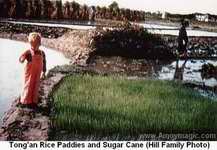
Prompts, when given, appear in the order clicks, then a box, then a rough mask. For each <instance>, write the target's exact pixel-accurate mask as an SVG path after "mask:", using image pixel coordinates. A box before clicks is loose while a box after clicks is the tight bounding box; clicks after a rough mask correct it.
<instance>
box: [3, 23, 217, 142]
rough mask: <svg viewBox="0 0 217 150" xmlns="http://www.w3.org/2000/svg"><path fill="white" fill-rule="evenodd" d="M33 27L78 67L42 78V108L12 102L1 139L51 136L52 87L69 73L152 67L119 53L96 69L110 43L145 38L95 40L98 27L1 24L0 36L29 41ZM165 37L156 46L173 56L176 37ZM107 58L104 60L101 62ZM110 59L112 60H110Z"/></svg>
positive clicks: (213, 42)
mask: <svg viewBox="0 0 217 150" xmlns="http://www.w3.org/2000/svg"><path fill="white" fill-rule="evenodd" d="M24 26H25V28H24ZM32 31H37V32H40V33H41V34H42V45H43V46H46V47H49V48H53V49H55V50H58V51H61V52H63V53H64V54H65V56H66V57H67V58H70V59H71V63H72V64H74V66H75V67H73V65H70V66H64V67H56V68H55V69H53V70H51V71H50V72H49V74H48V76H47V77H46V79H45V80H43V81H42V82H41V86H40V103H39V108H38V109H37V110H32V109H29V108H21V107H19V106H18V105H17V104H18V101H17V100H15V101H14V102H13V104H12V106H11V109H10V110H9V111H8V112H7V113H6V114H5V117H4V118H3V125H2V127H1V128H0V140H49V136H50V134H51V126H52V122H51V120H50V115H51V112H52V97H51V94H52V91H53V90H54V89H55V88H56V87H57V86H58V84H59V83H60V81H61V80H62V79H63V78H64V76H66V75H68V74H74V73H85V72H89V73H91V72H95V73H98V74H99V73H100V74H103V75H104V74H109V73H113V71H112V70H110V69H108V67H107V66H112V68H115V72H116V73H121V74H127V72H129V73H131V72H134V73H135V74H133V75H135V76H140V75H141V74H142V75H141V76H144V75H143V73H142V72H143V71H144V72H145V71H147V70H148V68H150V65H148V64H147V63H145V61H144V60H143V61H142V62H140V61H137V60H136V59H134V58H133V59H130V61H129V60H128V58H124V57H117V58H118V61H112V60H109V61H106V59H109V58H108V57H107V58H105V59H100V60H105V61H100V65H102V66H103V67H104V66H105V68H106V72H103V71H102V70H100V69H99V70H97V69H96V68H97V65H99V64H97V63H96V62H95V60H97V57H102V56H103V55H105V56H106V54H107V53H108V50H109V49H108V48H109V47H110V46H115V45H117V44H115V43H118V46H122V47H123V48H124V47H128V48H129V47H130V46H132V47H130V48H131V49H134V48H138V49H141V47H142V46H143V45H142V41H140V42H138V43H137V44H135V42H133V39H132V38H125V39H124V41H123V40H121V39H119V38H115V39H114V38H112V36H110V35H113V33H112V34H110V35H109V36H108V37H107V38H106V39H105V40H104V41H106V42H103V40H100V42H98V43H97V44H96V43H95V42H96V41H97V40H99V39H100V38H102V37H101V36H103V33H102V32H98V31H95V30H69V29H64V28H48V27H40V26H29V25H14V24H0V38H8V39H12V40H19V41H27V35H28V33H30V32H32ZM117 35H118V34H117ZM117 35H116V36H117ZM96 36H97V38H96ZM103 37H104V36H103ZM117 37H118V36H117ZM96 39H97V40H96ZM163 39H165V40H166V43H164V44H163V46H165V47H162V45H161V46H158V47H157V48H158V49H160V50H162V51H164V50H165V48H168V47H169V49H167V50H169V51H167V52H166V53H167V54H168V55H169V56H172V53H173V51H172V50H173V49H176V44H174V43H176V37H175V36H163ZM127 40H129V41H127ZM140 40H141V39H140ZM194 40H196V41H195V43H196V44H198V42H199V43H206V44H210V47H211V48H213V47H217V45H216V44H217V40H216V38H206V37H201V38H198V37H197V38H196V37H190V43H191V42H192V43H193V42H194ZM173 42H174V43H173ZM94 43H95V44H96V45H95V44H94ZM149 44H150V43H149ZM150 45H152V44H150ZM95 46H97V47H95ZM152 46H153V45H152ZM98 48H100V49H98ZM104 50H105V51H104ZM128 50H129V49H128ZM134 50H135V49H134ZM109 53H110V52H109ZM120 53H122V54H123V56H124V55H126V51H118V54H119V55H120ZM110 54H111V53H110ZM116 54H117V53H116ZM116 54H115V55H116ZM133 54H135V51H134V52H133ZM142 54H146V53H142ZM148 54H151V53H148ZM96 55H98V56H96ZM115 55H114V56H115ZM127 55H128V54H127ZM128 56H129V55H128ZM103 57H104V56H103ZM103 57H102V58H103ZM110 57H111V56H110ZM123 61H127V62H128V64H126V63H123ZM104 62H105V64H102V63H104ZM107 62H110V63H109V64H107ZM154 62H155V63H156V62H157V63H159V62H158V61H156V60H154ZM140 64H142V65H140ZM78 66H82V67H78ZM140 66H143V67H144V68H143V70H142V72H139V71H138V70H140ZM135 68H137V69H135ZM127 75H131V74H127Z"/></svg>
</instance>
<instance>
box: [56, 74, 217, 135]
mask: <svg viewBox="0 0 217 150" xmlns="http://www.w3.org/2000/svg"><path fill="white" fill-rule="evenodd" d="M53 98H54V107H55V114H54V116H53V124H54V128H56V129H57V130H66V131H69V132H71V133H79V134H83V135H87V134H99V135H110V134H120V135H139V134H143V133H159V132H165V133H174V132H177V133H189V132H203V131H210V132H211V131H213V132H216V131H217V126H216V124H217V102H216V101H213V100H211V99H209V98H206V97H203V96H201V95H200V93H198V92H196V91H194V90H193V89H190V88H186V87H184V86H183V85H181V84H179V83H175V82H173V81H160V80H128V79H126V78H125V77H119V76H97V75H95V76H91V75H73V76H69V77H66V78H65V79H64V80H63V82H62V83H61V85H60V87H59V88H58V89H57V90H56V91H55V92H54V94H53Z"/></svg>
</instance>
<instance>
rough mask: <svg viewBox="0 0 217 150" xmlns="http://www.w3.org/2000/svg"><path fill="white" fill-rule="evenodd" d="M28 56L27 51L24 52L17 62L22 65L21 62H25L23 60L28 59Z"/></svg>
mask: <svg viewBox="0 0 217 150" xmlns="http://www.w3.org/2000/svg"><path fill="white" fill-rule="evenodd" d="M29 54H30V53H29V51H28V50H27V51H25V52H24V53H23V54H22V55H21V56H20V58H19V62H20V63H23V62H24V61H25V59H28V58H27V57H28V55H29ZM30 55H31V54H30Z"/></svg>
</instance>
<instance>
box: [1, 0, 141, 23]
mask: <svg viewBox="0 0 217 150" xmlns="http://www.w3.org/2000/svg"><path fill="white" fill-rule="evenodd" d="M0 17H1V18H14V19H66V20H87V21H88V20H95V19H111V20H121V21H124V20H128V21H144V20H145V12H144V11H138V10H131V9H125V8H119V6H118V4H117V2H113V3H112V4H111V5H109V7H100V6H87V5H80V4H79V3H77V2H75V1H72V2H66V3H62V1H61V0H2V1H0Z"/></svg>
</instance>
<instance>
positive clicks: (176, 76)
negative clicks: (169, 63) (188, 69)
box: [174, 59, 188, 81]
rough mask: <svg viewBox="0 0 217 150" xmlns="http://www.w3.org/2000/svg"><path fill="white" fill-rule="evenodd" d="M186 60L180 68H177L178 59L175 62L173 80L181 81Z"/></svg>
mask: <svg viewBox="0 0 217 150" xmlns="http://www.w3.org/2000/svg"><path fill="white" fill-rule="evenodd" d="M187 61H188V60H187V59H186V60H185V61H184V63H183V64H182V66H181V67H179V59H177V60H176V68H175V73H174V80H180V81H182V80H183V75H184V70H185V65H186V63H187Z"/></svg>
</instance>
